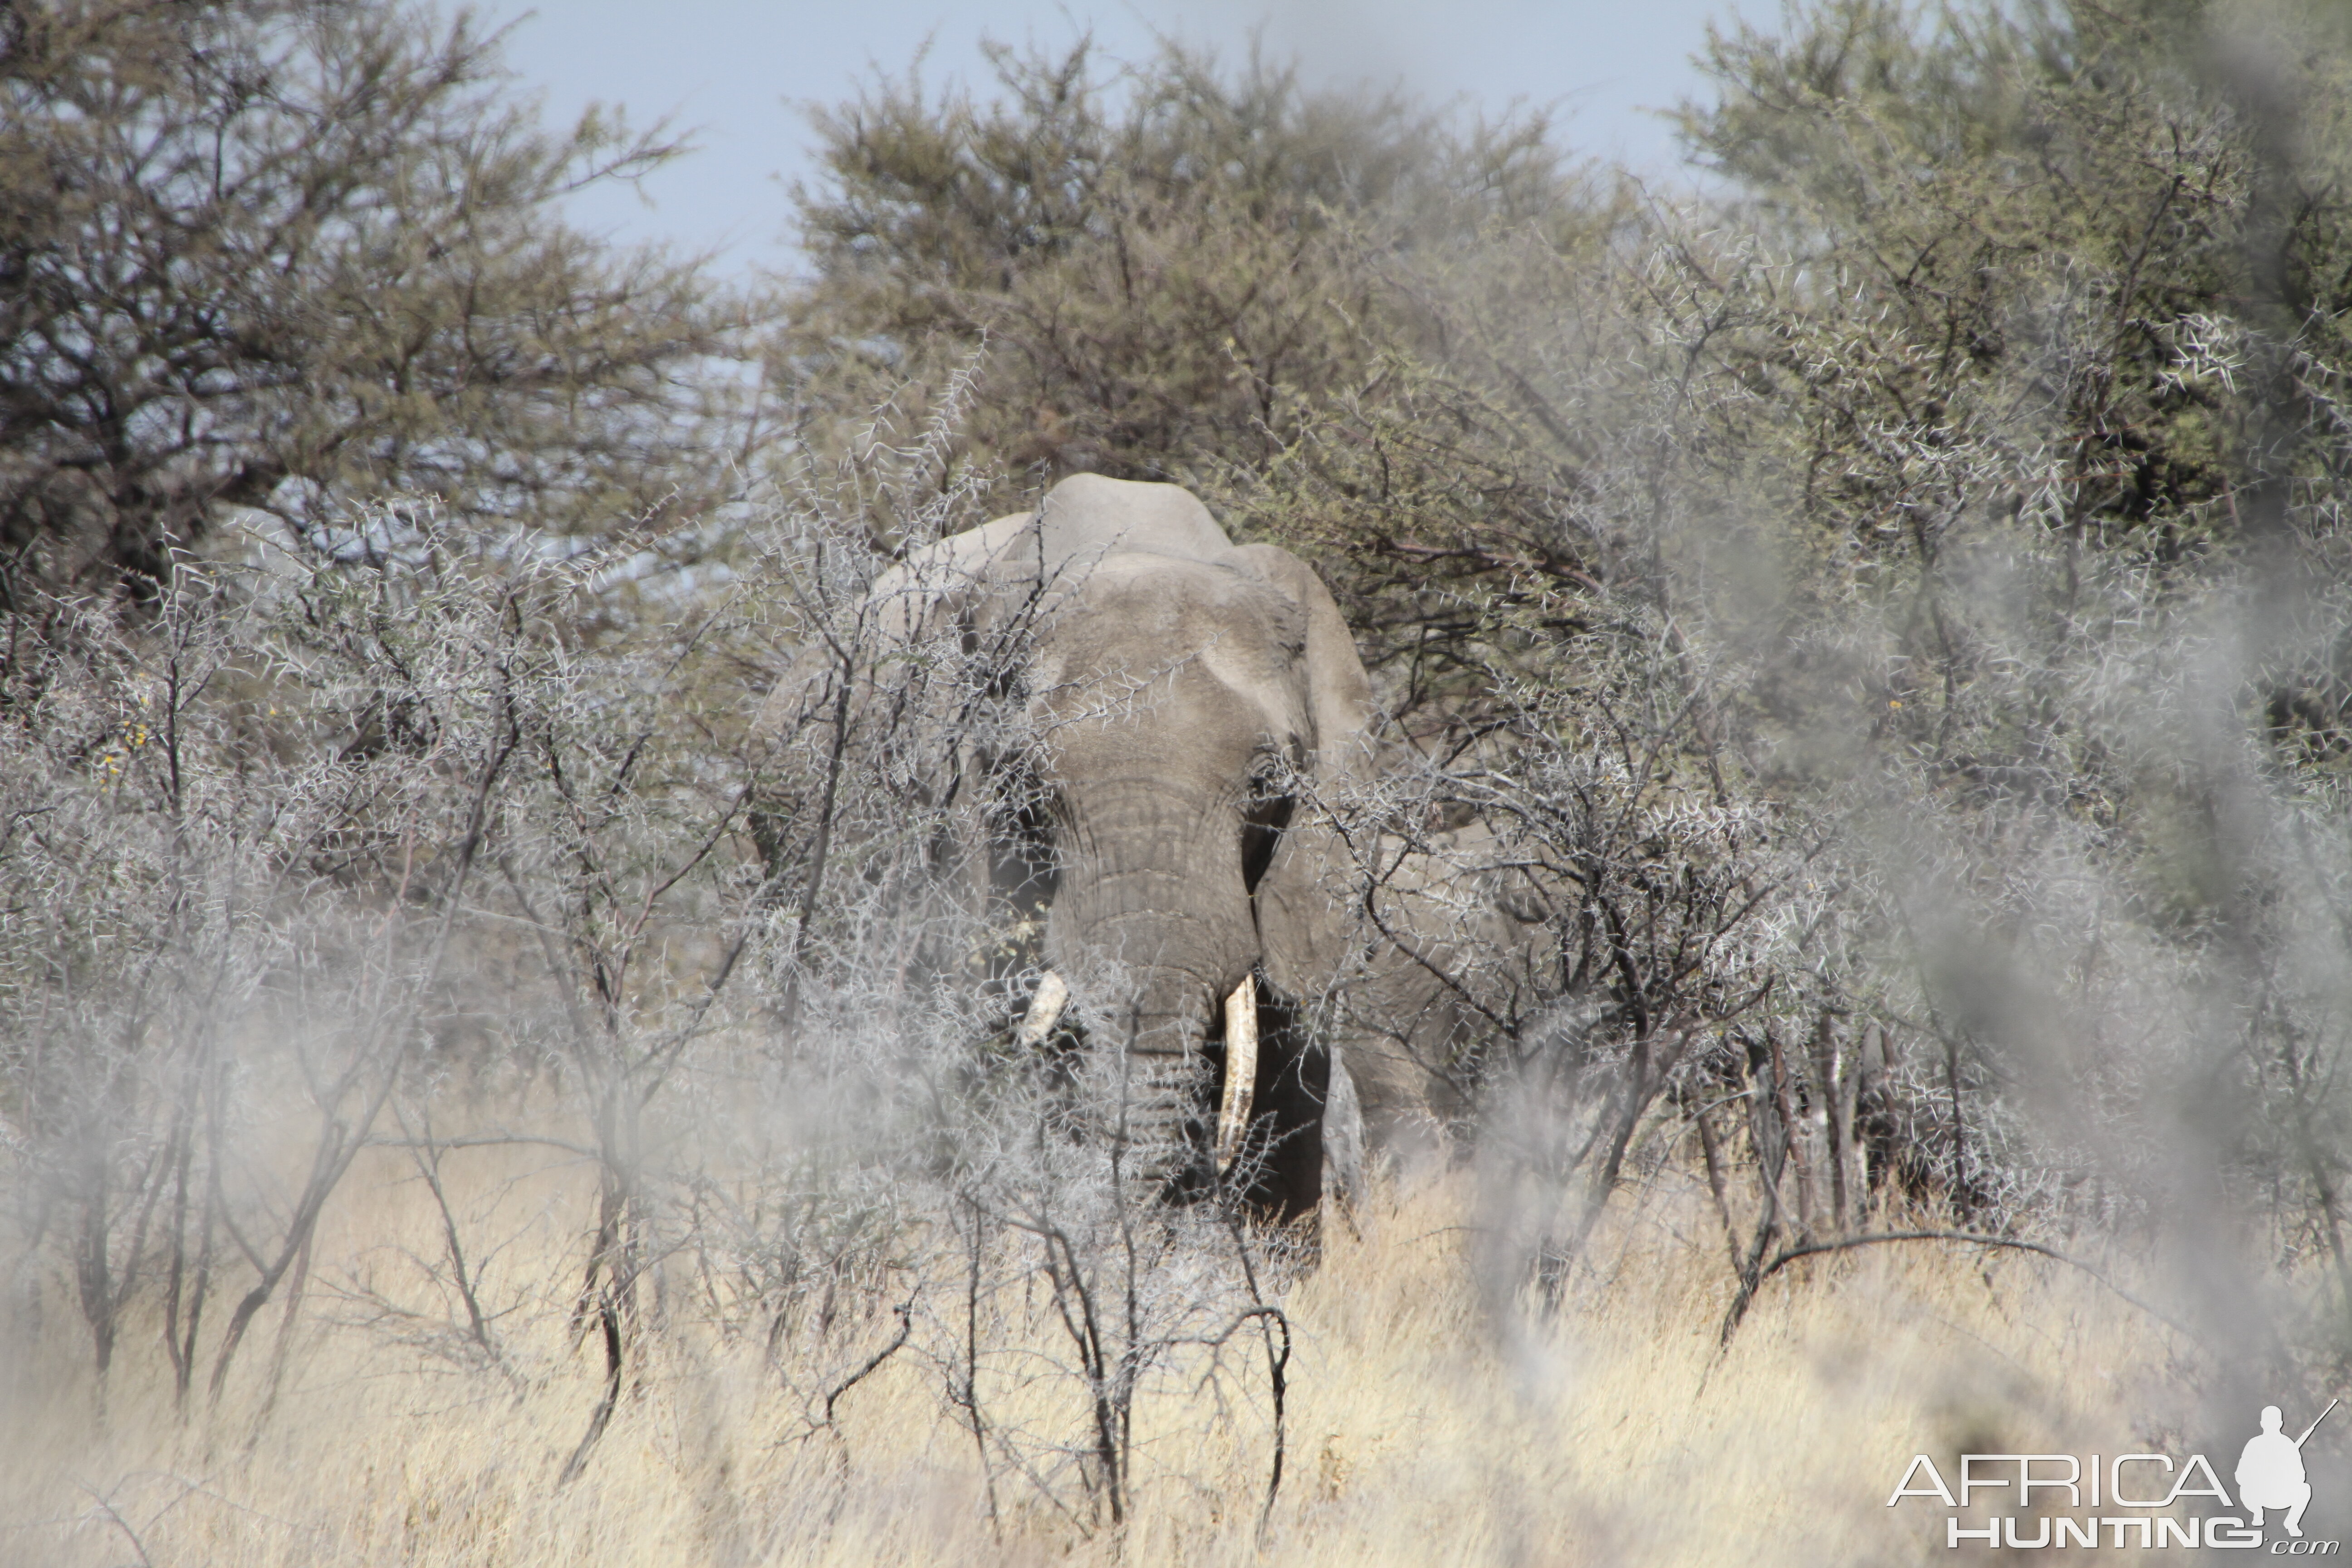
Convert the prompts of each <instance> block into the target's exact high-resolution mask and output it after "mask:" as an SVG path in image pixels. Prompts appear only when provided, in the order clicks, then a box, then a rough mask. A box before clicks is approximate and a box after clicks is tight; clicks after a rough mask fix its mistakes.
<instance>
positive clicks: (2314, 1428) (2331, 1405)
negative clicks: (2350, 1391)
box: [2294, 1399, 2343, 1448]
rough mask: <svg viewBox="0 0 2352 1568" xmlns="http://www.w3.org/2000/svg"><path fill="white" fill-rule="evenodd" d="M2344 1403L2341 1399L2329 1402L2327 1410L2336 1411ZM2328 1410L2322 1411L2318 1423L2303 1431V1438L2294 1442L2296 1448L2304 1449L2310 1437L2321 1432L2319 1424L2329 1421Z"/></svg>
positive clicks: (2298, 1438) (2315, 1422)
mask: <svg viewBox="0 0 2352 1568" xmlns="http://www.w3.org/2000/svg"><path fill="white" fill-rule="evenodd" d="M2342 1403H2343V1401H2342V1400H2340V1399H2331V1400H2329V1401H2328V1402H2327V1410H2333V1409H2335V1408H2336V1406H2337V1405H2341V1404H2342ZM2327 1410H2323V1411H2321V1412H2320V1413H2319V1419H2318V1420H2316V1421H2314V1422H2313V1423H2312V1424H2311V1425H2310V1426H2306V1427H2305V1428H2304V1429H2303V1436H2301V1437H2297V1438H2296V1439H2295V1440H2294V1446H2295V1447H2298V1448H2300V1447H2303V1445H2304V1443H2305V1441H2306V1440H2308V1439H2309V1437H2310V1436H2311V1435H2312V1434H2313V1433H2314V1432H2316V1431H2318V1430H2319V1422H2320V1421H2325V1420H2326V1419H2327Z"/></svg>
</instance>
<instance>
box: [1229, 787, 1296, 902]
mask: <svg viewBox="0 0 2352 1568" xmlns="http://www.w3.org/2000/svg"><path fill="white" fill-rule="evenodd" d="M1289 778H1290V771H1289V770H1288V769H1287V768H1286V767H1284V766H1283V765H1282V760H1281V759H1280V758H1278V757H1262V758H1260V759H1259V760H1258V763H1257V764H1256V765H1255V766H1254V767H1253V768H1251V769H1250V779H1249V793H1248V797H1247V798H1246V799H1245V800H1244V802H1243V804H1242V844H1241V849H1242V886H1243V887H1244V889H1247V890H1248V891H1250V892H1252V893H1255V892H1256V891H1257V885H1258V882H1259V880H1260V879H1262V878H1264V877H1265V872H1266V868H1267V867H1269V866H1271V865H1273V864H1274V852H1275V849H1276V847H1277V846H1278V845H1280V843H1281V842H1282V830H1283V829H1284V828H1286V827H1287V826H1290V813H1291V809H1292V806H1293V805H1294V804H1295V803H1294V802H1293V801H1292V799H1291V796H1290V794H1289Z"/></svg>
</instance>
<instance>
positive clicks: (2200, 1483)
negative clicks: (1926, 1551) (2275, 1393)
mask: <svg viewBox="0 0 2352 1568" xmlns="http://www.w3.org/2000/svg"><path fill="white" fill-rule="evenodd" d="M2339 1403H2341V1401H2339V1400H2335V1399H2331V1400H2329V1401H2328V1402H2327V1408H2326V1409H2325V1410H2323V1411H2321V1412H2320V1413H2319V1415H2318V1416H2317V1417H2316V1418H2315V1420H2314V1421H2313V1422H2312V1423H2311V1425H2310V1426H2306V1427H2305V1428H2304V1429H2303V1435H2302V1436H2299V1437H2295V1436H2288V1435H2287V1432H2286V1429H2285V1426H2286V1418H2285V1413H2284V1411H2282V1410H2281V1409H2280V1408H2279V1407H2278V1406H2277V1405H2264V1406H2263V1412H2262V1418H2261V1420H2262V1430H2261V1431H2259V1432H2257V1433H2255V1434H2254V1435H2253V1436H2252V1437H2251V1438H2249V1439H2247V1441H2246V1446H2245V1447H2244V1449H2243V1450H2242V1451H2241V1453H2240V1454H2239V1456H2238V1468H2237V1469H2236V1471H2235V1472H2234V1479H2235V1480H2236V1481H2237V1489H2238V1497H2237V1503H2236V1506H2235V1508H2234V1509H2233V1508H2232V1505H2231V1499H2230V1492H2229V1489H2227V1488H2226V1487H2224V1486H2223V1485H2222V1483H2221V1475H2220V1474H2219V1473H2218V1471H2217V1470H2216V1469H2215V1468H2214V1466H2213V1463H2212V1461H2210V1459H2208V1458H2206V1457H2205V1456H2204V1455H2202V1454H2191V1455H2189V1458H2187V1459H2186V1460H2176V1459H2174V1458H2173V1457H2172V1456H2171V1455H2169V1454H2118V1455H2116V1456H2114V1457H2112V1458H2109V1457H2106V1456H2103V1455H2099V1454H2092V1455H2088V1456H2076V1455H2074V1454H1962V1455H1961V1456H1960V1464H1959V1471H1958V1478H1957V1479H1958V1486H1957V1487H1954V1486H1952V1485H1950V1484H1948V1483H1947V1481H1946V1479H1945V1478H1944V1476H1943V1474H1942V1473H1941V1472H1939V1471H1938V1470H1937V1468H1936V1461H1935V1460H1934V1459H1933V1458H1929V1457H1928V1456H1927V1455H1926V1454H1914V1455H1913V1456H1911V1465H1910V1468H1908V1469H1906V1470H1905V1471H1904V1472H1903V1479H1901V1480H1899V1481H1897V1482H1895V1492H1894V1495H1893V1496H1891V1497H1889V1498H1888V1499H1887V1500H1886V1506H1887V1507H1889V1508H1893V1507H1895V1505H1897V1504H1898V1503H1901V1502H1902V1501H1903V1500H1905V1499H1906V1498H1934V1499H1935V1500H1937V1501H1938V1502H1940V1503H1942V1504H1943V1505H1944V1506H1945V1507H1946V1508H1947V1509H1949V1510H1952V1511H1951V1512H1950V1513H1949V1514H1948V1515H1947V1516H1946V1517H1945V1520H1944V1544H1945V1545H1946V1546H1948V1547H1951V1548H1955V1549H1957V1548H1958V1547H1960V1546H1963V1545H1968V1544H1973V1543H1975V1542H1983V1543H1984V1544H1985V1545H1986V1546H1988V1547H1990V1548H1993V1549H1994V1550H1999V1549H2000V1548H2002V1547H2011V1548H2027V1549H2030V1548H2033V1547H2047V1546H2056V1547H2060V1548H2065V1547H2069V1546H2085V1547H2094V1548H2096V1547H2102V1546H2104V1547H2110V1548H2114V1549H2116V1550H2121V1549H2123V1548H2126V1547H2139V1548H2155V1549H2158V1550H2162V1549H2163V1548H2165V1547H2168V1546H2186V1547H2191V1548H2195V1547H2200V1546H2201V1547H2204V1548H2206V1549H2208V1550H2221V1551H2233V1550H2234V1551H2240V1552H2245V1551H2254V1550H2259V1549H2262V1548H2263V1547H2264V1546H2265V1545H2267V1547H2268V1549H2269V1554H2270V1555H2271V1556H2273V1557H2332V1556H2334V1555H2336V1552H2338V1551H2339V1550H2340V1548H2341V1545H2342V1543H2341V1542H2335V1541H2306V1540H2305V1539H2304V1534H2303V1514H2304V1510H2305V1509H2307V1508H2309V1507H2310V1506H2311V1477H2310V1474H2309V1472H2308V1471H2306V1470H2305V1468H2304V1462H2303V1447H2304V1445H2305V1443H2308V1442H2309V1441H2311V1435H2312V1434H2313V1433H2314V1432H2316V1431H2318V1430H2319V1424H2320V1422H2322V1421H2325V1420H2326V1419H2327V1417H2328V1416H2329V1415H2331V1414H2333V1413H2334V1411H2335V1409H2336V1405H2338V1404H2339ZM2225 1452H2226V1450H2225ZM1988 1490H1990V1491H1991V1492H1992V1494H1993V1500H1995V1501H1996V1504H1999V1503H2006V1504H2008V1505H2010V1508H2011V1510H2013V1511H2009V1512H2001V1513H1995V1514H1992V1515H1991V1516H1990V1517H1988V1518H1985V1519H1983V1521H1981V1522H1980V1523H1979V1524H1977V1525H1975V1526H1974V1527H1971V1526H1969V1524H1968V1523H1966V1522H1965V1521H1964V1520H1963V1518H1962V1516H1961V1513H1960V1510H1964V1509H1967V1508H1969V1507H1971V1506H1977V1507H1981V1506H1983V1504H1984V1503H1985V1501H1986V1499H1985V1498H1983V1497H1980V1496H1978V1495H1977V1494H1979V1493H1982V1492H1985V1491H1988ZM2037 1493H2038V1494H2040V1495H2039V1496H2037V1495H2036V1494H2037ZM2053 1504H2056V1505H2058V1507H2059V1508H2063V1510H2066V1511H2063V1512H2060V1511H2057V1510H2055V1509H2053V1507H2052V1505H2053ZM2184 1510H2193V1511H2191V1512H2190V1516H2189V1517H2188V1518H2186V1519H2184V1518H2181V1517H2180V1514H2181V1512H2182V1511H2184ZM2267 1513H2276V1514H2280V1515H2282V1516H2284V1517H2282V1518H2281V1519H2280V1520H2279V1521H2278V1522H2279V1524H2280V1525H2281V1526H2282V1527H2283V1528H2284V1530H2285V1531H2286V1534H2285V1536H2284V1538H2283V1539H2281V1540H2277V1541H2272V1542H2265V1541H2264V1539H2263V1515H2264V1514H2267ZM2085 1515H2087V1516H2088V1517H2085ZM2241 1515H2242V1516H2243V1517H2241ZM2027 1531H2031V1532H2032V1533H2031V1534H2028V1533H2026V1532H2027Z"/></svg>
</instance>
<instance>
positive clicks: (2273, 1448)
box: [2238, 1399, 2339, 1541]
mask: <svg viewBox="0 0 2352 1568" xmlns="http://www.w3.org/2000/svg"><path fill="white" fill-rule="evenodd" d="M2338 1403H2339V1402H2338V1401H2336V1400H2333V1399H2331V1400H2329V1401H2328V1402H2327V1410H2323V1411H2321V1412H2320V1413H2319V1420H2318V1421H2314V1422H2313V1423H2312V1424H2311V1425H2310V1426H2306V1427H2305V1428H2304V1429H2303V1436H2300V1437H2289V1436H2287V1435H2286V1434H2285V1433H2284V1432H2282V1431H2280V1430H2279V1424H2280V1422H2281V1421H2283V1420H2284V1415H2282V1414H2281V1412H2280V1410H2279V1407H2278V1406H2277V1405H2263V1429H2262V1430H2261V1431H2260V1432H2258V1433H2256V1434H2255V1435H2254V1436H2252V1437H2250V1438H2248V1439H2247V1440H2246V1451H2245V1452H2244V1453H2242V1454H2241V1455H2239V1456H2238V1504H2239V1506H2240V1507H2242V1508H2243V1509H2244V1510H2246V1513H2247V1515H2248V1517H2247V1520H2246V1522H2247V1524H2248V1525H2250V1526H2252V1528H2253V1529H2255V1530H2260V1529H2261V1528H2262V1527H2263V1510H2265V1509H2273V1508H2283V1509H2284V1510H2287V1513H2286V1532H2287V1533H2288V1534H2289V1535H2291V1536H2294V1538H2295V1539H2296V1540H2298V1541H2300V1540H2302V1539H2303V1510H2305V1509H2306V1508H2308V1507H2310V1506H2311V1479H2310V1478H2309V1477H2307V1476H2305V1474H2304V1471H2303V1446H2304V1445H2305V1443H2308V1442H2309V1441H2311V1435H2312V1434H2313V1433H2314V1432H2316V1431H2318V1430H2319V1422H2320V1421H2325V1420H2326V1419H2327V1411H2328V1410H2333V1409H2335V1408H2336V1405H2337V1404H2338Z"/></svg>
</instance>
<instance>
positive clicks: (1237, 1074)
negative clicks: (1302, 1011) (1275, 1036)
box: [1217, 974, 1257, 1171]
mask: <svg viewBox="0 0 2352 1568" xmlns="http://www.w3.org/2000/svg"><path fill="white" fill-rule="evenodd" d="M1256 1087H1257V983H1256V981H1255V980H1254V979H1253V978H1252V977H1251V976H1249V975H1246V974H1244V975H1243V976H1242V983H1241V984H1239V985H1237V986H1235V987H1234V994H1232V995H1231V996H1228V997H1226V998H1225V1093H1224V1100H1223V1104H1222V1105H1221V1106H1219V1108H1218V1110H1217V1169H1218V1170H1220V1171H1227V1170H1231V1169H1232V1168H1233V1163H1234V1156H1235V1155H1237V1154H1239V1153H1240V1152H1241V1146H1242V1134H1243V1133H1244V1132H1246V1131H1249V1119H1250V1096H1251V1094H1252V1092H1253V1091H1254V1090H1255V1089H1256Z"/></svg>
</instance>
